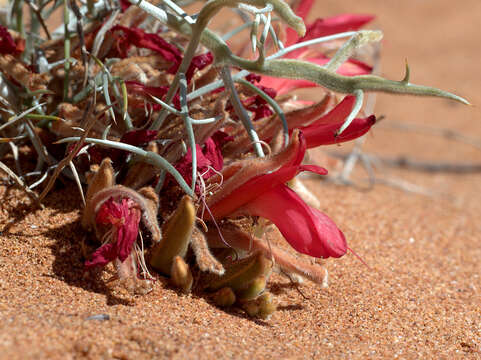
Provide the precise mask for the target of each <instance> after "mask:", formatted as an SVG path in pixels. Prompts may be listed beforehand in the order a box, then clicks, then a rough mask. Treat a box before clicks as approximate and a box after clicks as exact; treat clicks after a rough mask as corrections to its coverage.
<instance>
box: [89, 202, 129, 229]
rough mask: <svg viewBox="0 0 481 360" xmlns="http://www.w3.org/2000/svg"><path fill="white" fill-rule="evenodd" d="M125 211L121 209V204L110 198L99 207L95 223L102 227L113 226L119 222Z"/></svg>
mask: <svg viewBox="0 0 481 360" xmlns="http://www.w3.org/2000/svg"><path fill="white" fill-rule="evenodd" d="M126 211H128V210H127V209H123V208H122V204H121V203H118V202H117V201H115V200H114V199H113V198H110V199H108V200H107V201H106V202H104V203H103V204H102V206H100V208H99V210H98V211H97V215H96V217H95V221H96V222H97V223H98V224H102V225H115V224H117V223H118V222H119V221H121V219H122V217H123V216H124V215H125V214H126Z"/></svg>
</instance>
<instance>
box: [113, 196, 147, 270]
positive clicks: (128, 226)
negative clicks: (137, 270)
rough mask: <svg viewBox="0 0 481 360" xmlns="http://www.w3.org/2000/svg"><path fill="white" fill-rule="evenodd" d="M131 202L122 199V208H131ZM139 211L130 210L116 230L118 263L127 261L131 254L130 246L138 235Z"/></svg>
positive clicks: (135, 209)
mask: <svg viewBox="0 0 481 360" xmlns="http://www.w3.org/2000/svg"><path fill="white" fill-rule="evenodd" d="M132 203H133V201H132V200H130V199H122V206H123V208H125V207H127V208H130V207H132ZM140 215H141V213H140V210H139V209H137V208H130V209H129V211H128V213H127V214H126V216H125V217H124V221H123V224H122V225H121V226H120V227H118V229H117V257H118V258H119V259H120V261H122V262H123V261H124V260H125V259H127V257H128V256H129V254H130V253H131V252H132V246H133V245H134V242H135V240H137V235H138V234H139V222H140Z"/></svg>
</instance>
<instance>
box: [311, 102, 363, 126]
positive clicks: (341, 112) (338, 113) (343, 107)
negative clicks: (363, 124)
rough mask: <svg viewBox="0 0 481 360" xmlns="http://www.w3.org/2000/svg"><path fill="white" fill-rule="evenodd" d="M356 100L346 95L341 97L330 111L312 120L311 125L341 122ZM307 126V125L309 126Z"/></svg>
mask: <svg viewBox="0 0 481 360" xmlns="http://www.w3.org/2000/svg"><path fill="white" fill-rule="evenodd" d="M355 102H356V97H355V96H352V95H348V96H346V97H344V99H342V101H341V102H340V103H339V104H337V105H336V106H335V107H334V108H333V109H332V110H331V111H329V112H328V113H327V114H326V115H324V116H322V117H320V118H319V119H317V120H315V121H313V122H312V123H311V124H309V126H312V125H328V124H342V123H343V122H344V120H345V119H346V117H347V116H348V115H349V114H350V113H351V110H352V107H353V106H354V103H355ZM309 126H308V127H309Z"/></svg>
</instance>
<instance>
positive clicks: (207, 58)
mask: <svg viewBox="0 0 481 360" xmlns="http://www.w3.org/2000/svg"><path fill="white" fill-rule="evenodd" d="M110 31H112V32H116V31H122V33H123V36H119V39H118V41H117V50H118V52H119V55H120V57H122V58H126V57H127V55H128V51H129V49H130V47H131V46H132V45H133V46H136V47H138V48H144V49H150V50H152V51H154V52H156V53H158V54H160V55H162V57H163V58H164V59H165V60H167V61H170V62H171V63H172V65H171V67H170V68H169V69H168V70H167V72H169V73H170V74H175V73H176V72H177V70H178V69H179V66H180V63H181V62H182V53H181V51H180V50H179V49H178V48H177V47H176V46H174V45H172V44H170V43H169V42H167V41H166V40H164V39H163V38H161V37H160V36H159V35H157V34H153V33H146V32H145V31H144V30H142V29H140V28H136V27H126V26H122V25H115V26H114V27H113V28H112V29H111V30H110ZM213 60H214V56H213V55H212V53H210V52H208V53H205V54H200V55H197V56H194V58H193V59H192V61H191V63H190V66H189V68H188V69H187V72H186V74H185V77H186V79H187V82H189V81H190V79H191V78H192V76H193V75H194V74H195V72H196V71H198V70H202V69H203V68H205V67H206V66H207V65H210V64H211V63H212V61H213Z"/></svg>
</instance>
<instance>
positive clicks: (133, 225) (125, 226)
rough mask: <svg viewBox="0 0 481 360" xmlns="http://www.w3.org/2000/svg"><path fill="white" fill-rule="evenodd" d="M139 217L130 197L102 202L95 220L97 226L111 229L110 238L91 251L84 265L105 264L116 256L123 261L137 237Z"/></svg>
mask: <svg viewBox="0 0 481 360" xmlns="http://www.w3.org/2000/svg"><path fill="white" fill-rule="evenodd" d="M140 217H141V210H140V208H139V207H138V206H137V204H136V203H135V202H134V201H133V200H132V199H129V198H122V199H120V200H115V199H114V198H110V199H108V200H107V201H106V202H104V203H103V204H102V205H101V206H100V208H99V210H98V212H97V216H96V218H95V222H96V224H97V226H102V225H104V226H107V227H110V229H109V230H108V231H111V235H110V236H111V238H110V241H109V242H108V243H106V244H104V245H102V246H101V247H99V248H98V249H97V250H96V251H95V252H94V253H93V255H92V259H91V260H88V261H86V262H85V267H86V268H91V267H94V266H105V265H107V264H108V263H109V262H111V261H114V260H115V259H117V258H118V259H119V260H120V261H121V262H123V261H125V259H127V257H128V256H129V255H130V253H131V252H132V247H133V245H134V242H135V241H136V239H137V234H138V232H139V222H140ZM108 233H109V232H107V234H108Z"/></svg>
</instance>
